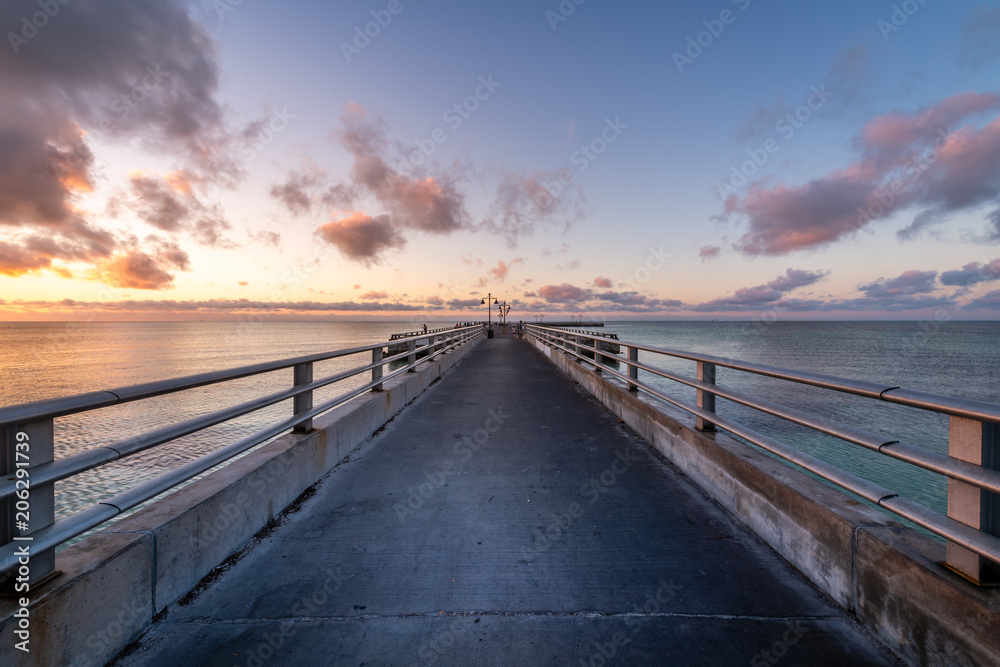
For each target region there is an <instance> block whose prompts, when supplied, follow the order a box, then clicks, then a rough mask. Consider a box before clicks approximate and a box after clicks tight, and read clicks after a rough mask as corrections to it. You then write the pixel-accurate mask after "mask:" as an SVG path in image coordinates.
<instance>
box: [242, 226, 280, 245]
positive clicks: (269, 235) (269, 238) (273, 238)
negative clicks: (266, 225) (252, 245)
mask: <svg viewBox="0 0 1000 667" xmlns="http://www.w3.org/2000/svg"><path fill="white" fill-rule="evenodd" d="M247 234H248V235H249V236H250V238H251V239H252V240H254V241H257V242H258V243H260V244H262V245H269V246H272V247H275V248H277V247H278V246H279V245H281V234H279V233H278V232H272V231H270V230H267V229H263V230H261V231H259V232H254V231H249V232H247Z"/></svg>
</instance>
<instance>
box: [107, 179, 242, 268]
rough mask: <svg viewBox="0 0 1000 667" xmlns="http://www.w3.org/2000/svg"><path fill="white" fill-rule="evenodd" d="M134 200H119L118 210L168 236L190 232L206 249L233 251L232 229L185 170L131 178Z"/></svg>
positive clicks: (115, 206) (130, 184)
mask: <svg viewBox="0 0 1000 667" xmlns="http://www.w3.org/2000/svg"><path fill="white" fill-rule="evenodd" d="M129 187H130V195H131V196H130V197H129V198H128V199H126V200H123V199H122V198H121V197H119V198H118V199H117V200H116V201H114V202H113V203H112V207H113V208H114V209H118V208H122V207H124V208H127V209H129V210H131V211H133V212H135V213H136V215H138V216H139V218H140V219H141V220H143V221H144V222H146V223H148V224H150V225H152V226H153V227H156V228H157V229H159V230H162V231H165V232H172V233H179V232H189V233H190V234H191V236H192V238H194V240H195V241H196V242H198V243H200V244H202V245H207V246H211V247H216V248H226V249H233V248H237V247H238V245H237V244H236V243H235V242H233V241H232V239H231V238H230V232H231V231H232V225H230V224H229V223H228V222H227V221H226V220H225V218H223V215H222V211H221V209H220V208H219V207H218V206H215V205H211V206H210V205H207V204H205V203H204V202H202V201H201V200H200V199H199V198H198V196H197V195H196V194H195V187H196V182H195V181H194V180H193V179H192V176H191V175H190V174H188V173H187V172H185V171H183V170H178V171H173V172H169V173H167V174H165V175H164V176H163V177H162V178H161V177H159V176H157V175H155V174H149V173H146V172H141V171H140V172H133V173H131V174H129Z"/></svg>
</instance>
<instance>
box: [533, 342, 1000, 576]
mask: <svg viewBox="0 0 1000 667" xmlns="http://www.w3.org/2000/svg"><path fill="white" fill-rule="evenodd" d="M528 330H529V333H531V334H533V335H535V336H537V337H538V338H539V340H542V341H544V342H545V343H546V344H547V345H550V346H551V347H553V348H554V349H558V350H561V351H563V352H565V353H566V354H568V355H569V356H571V357H572V358H574V359H575V360H576V361H579V362H581V363H586V364H592V365H593V366H594V370H595V372H601V373H605V372H606V373H608V374H610V375H613V376H614V377H616V378H618V379H620V380H622V381H624V382H625V383H626V385H627V387H628V389H629V390H630V391H631V390H639V389H641V390H642V391H644V392H646V393H648V394H649V395H651V396H653V397H655V398H657V399H659V400H661V401H663V402H665V403H668V404H671V405H674V406H676V407H678V408H680V409H682V410H684V411H686V412H688V413H690V414H692V415H694V416H695V417H696V418H697V427H696V428H697V430H714V429H715V426H716V425H718V426H720V427H721V428H723V429H725V430H727V431H729V432H730V433H732V434H734V435H736V436H738V437H740V438H743V439H744V440H747V441H748V442H751V443H753V444H754V445H757V446H759V447H761V448H762V449H764V450H766V451H768V452H770V453H772V454H775V455H776V456H778V457H779V458H782V459H784V460H785V461H787V462H789V463H793V464H795V465H798V466H800V467H802V468H803V469H805V470H807V471H809V472H811V473H813V474H815V475H817V476H819V477H820V478H822V479H824V480H826V481H828V482H831V483H833V484H835V485H837V486H839V487H841V488H843V489H845V490H847V491H849V492H852V493H855V494H857V495H859V496H860V497H862V498H865V499H866V500H869V501H871V502H873V503H875V504H876V505H878V506H879V507H882V508H884V509H887V510H889V511H890V512H893V513H894V514H897V515H898V516H901V517H903V518H904V519H907V520H909V521H912V522H913V523H915V524H916V525H918V526H921V527H922V528H925V529H927V530H929V531H930V532H932V533H934V534H936V535H939V536H940V537H943V538H945V539H946V540H947V541H948V544H949V559H950V557H951V551H952V545H955V546H957V547H958V548H959V549H966V550H968V551H969V552H972V553H973V554H977V555H979V556H982V557H984V558H987V559H989V560H992V561H994V562H996V563H1000V536H997V535H994V534H991V532H990V531H991V529H990V527H989V526H984V525H982V524H981V523H971V525H970V523H967V522H963V521H959V520H957V519H955V518H952V516H953V515H952V509H953V508H952V505H951V498H949V512H948V516H945V515H942V514H940V513H938V512H936V511H935V510H932V509H930V508H928V507H925V506H924V505H921V504H920V503H917V502H915V501H913V500H909V499H907V498H904V497H902V496H900V494H898V493H894V492H892V491H890V490H888V489H886V488H884V487H881V486H880V485H878V484H875V483H873V482H871V481H868V480H865V479H863V478H861V477H858V476H857V475H854V474H852V473H849V472H846V471H844V470H841V469H840V468H837V467H836V466H834V465H832V464H829V463H826V462H824V461H822V460H820V459H818V458H816V457H814V456H811V455H809V454H806V453H805V452H802V451H799V450H798V449H796V448H794V447H791V446H790V445H786V444H784V443H782V442H780V441H778V440H775V439H774V438H772V437H770V436H767V435H764V434H762V433H759V432H757V431H755V430H753V429H751V428H748V427H746V426H745V425H743V424H742V423H739V422H736V421H734V420H732V419H730V418H726V417H721V416H719V415H718V414H717V413H716V412H715V397H716V396H720V397H722V398H726V399H728V400H731V401H734V402H736V403H739V404H742V405H745V406H747V407H750V408H753V409H755V410H758V411H761V412H764V413H766V414H771V415H774V416H777V417H779V418H782V419H785V420H786V421H790V422H792V423H796V424H800V425H802V426H805V427H807V428H810V429H812V430H813V431H816V432H819V433H825V434H828V435H831V436H833V437H836V438H839V439H841V440H843V441H845V442H848V443H850V444H854V445H856V446H861V447H864V448H866V449H869V450H872V451H876V452H878V453H881V454H884V455H887V456H890V457H893V458H896V459H898V460H901V461H904V462H906V463H909V464H911V465H915V466H917V467H920V468H923V469H925V470H929V471H931V472H935V473H938V474H941V475H944V476H946V477H948V478H949V479H952V480H956V481H957V482H959V483H964V484H968V485H971V486H972V487H978V488H979V489H983V490H985V491H989V492H992V493H993V494H1000V470H994V469H993V468H990V467H986V466H982V465H979V464H978V463H976V462H968V461H967V460H963V459H959V458H954V457H952V456H944V455H941V454H938V453H936V452H932V451H930V450H926V449H923V448H920V447H916V446H914V445H909V444H906V443H903V442H900V441H898V440H892V439H889V438H885V437H883V436H879V435H877V434H874V433H870V432H868V431H865V430H863V429H860V428H857V427H854V426H849V425H845V424H841V423H839V422H836V421H834V420H832V419H829V418H826V417H820V416H817V415H813V414H810V413H807V412H805V411H802V410H798V409H795V408H789V407H787V406H783V405H780V404H777V403H773V402H771V401H767V400H764V399H760V398H756V397H752V396H748V395H745V394H742V393H739V392H736V391H733V390H730V389H727V388H725V387H721V386H719V385H718V384H716V382H715V367H716V366H724V367H727V368H733V369H736V370H741V371H746V372H750V373H755V374H758V375H764V376H768V377H775V378H779V379H784V380H788V381H791V382H798V383H801V384H807V385H813V386H818V387H823V388H826V389H831V390H834V391H841V392H844V393H848V394H854V395H860V396H864V397H867V398H871V399H877V400H882V401H888V402H894V403H899V404H902V405H907V406H910V407H915V408H919V409H923V410H929V411H932V412H939V413H943V414H947V415H950V416H951V417H952V418H955V417H958V418H964V419H971V420H978V421H980V422H991V423H1000V405H997V404H994V403H987V402H985V401H971V400H968V399H963V398H960V397H956V396H948V395H945V394H934V393H931V392H922V391H913V390H906V389H903V388H901V387H899V386H896V385H887V386H883V385H878V384H876V383H871V382H866V381H859V380H848V379H844V378H837V377H834V376H830V375H822V374H818V373H808V372H800V371H793V370H790V369H784V368H778V367H776V366H768V365H765V364H754V363H750V362H744V361H739V360H736V359H729V358H723V357H719V356H716V355H709V354H697V353H691V352H684V351H680V350H671V349H666V348H660V347H655V346H652V345H643V344H639V343H632V342H629V341H619V343H620V344H621V345H622V346H624V347H626V348H627V349H628V359H623V358H620V357H617V358H616V359H617V360H618V361H619V362H620V363H623V364H625V365H626V367H627V370H626V373H625V374H622V373H620V372H618V371H616V370H615V369H613V368H610V367H609V366H607V365H606V364H605V363H603V361H602V357H605V356H606V355H604V354H595V355H594V356H593V358H590V357H587V356H586V355H585V354H582V353H581V350H583V351H584V352H586V351H587V350H588V349H589V350H591V351H592V350H594V346H596V343H597V341H599V340H602V338H601V337H599V336H595V335H590V334H582V333H578V332H569V331H567V330H565V329H561V328H552V327H545V326H540V325H528ZM581 338H583V339H585V340H589V341H593V344H592V345H581V344H580V343H581V341H580V339H581ZM570 339H571V340H570ZM640 350H642V351H646V352H651V353H654V354H661V355H665V356H668V357H675V358H680V359H686V360H690V361H695V362H697V363H698V379H697V380H695V379H692V378H690V377H685V376H683V375H679V374H676V373H671V372H669V371H666V370H663V369H660V368H655V367H653V366H650V365H648V364H643V363H640V362H639V357H638V352H639V351H640ZM591 353H593V352H591ZM608 354H610V353H608ZM639 370H643V371H645V372H648V373H651V374H654V375H657V376H659V377H663V378H666V379H669V380H672V381H675V382H679V383H681V384H684V385H687V386H690V387H693V388H694V389H696V390H697V396H698V404H697V405H696V406H695V405H691V404H689V403H686V402H684V401H681V400H679V399H676V398H674V397H672V396H669V395H667V394H664V393H663V392H662V391H659V390H657V389H656V388H654V387H651V386H650V385H648V384H646V383H644V382H641V381H640V380H639V376H638V371H639ZM703 374H704V376H705V377H704V378H703V377H702V376H703ZM889 392H896V393H895V394H889ZM984 428H985V427H984ZM984 433H985V432H984ZM952 437H954V431H953V432H952ZM977 437H978V436H977ZM963 446H964V445H963ZM983 446H984V447H985V446H986V445H985V441H984V445H983ZM992 446H993V447H995V446H996V445H992ZM984 456H985V454H984ZM976 460H977V461H978V459H976ZM989 495H990V494H989V493H986V494H982V496H983V499H982V500H981V501H979V502H982V503H988V502H991V501H989V500H988V499H987V498H986V497H987V496H989ZM956 497H958V496H956ZM957 502H963V501H961V500H959V501H957ZM958 507H959V506H956V508H958ZM973 509H975V508H973ZM961 511H962V513H963V514H966V518H968V516H967V515H968V512H969V509H968V508H967V507H966V506H965V505H961ZM976 516H978V514H976ZM973 521H975V519H973ZM975 526H979V527H978V528H977V527H975ZM949 563H950V564H951V561H950V560H949ZM953 566H954V567H956V569H959V570H961V571H963V572H966V574H967V575H968V576H970V577H971V578H973V579H974V580H977V581H978V580H979V577H980V574H977V573H976V572H969V571H968V570H967V569H966V568H967V567H968V565H967V562H966V561H962V565H961V566H956V565H954V564H953Z"/></svg>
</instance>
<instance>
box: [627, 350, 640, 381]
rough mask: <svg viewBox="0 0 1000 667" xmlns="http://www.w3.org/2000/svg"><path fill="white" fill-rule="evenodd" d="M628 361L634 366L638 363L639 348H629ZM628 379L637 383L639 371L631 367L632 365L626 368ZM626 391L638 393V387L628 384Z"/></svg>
mask: <svg viewBox="0 0 1000 667" xmlns="http://www.w3.org/2000/svg"><path fill="white" fill-rule="evenodd" d="M628 360H629V361H631V362H632V363H634V364H637V363H639V348H637V347H631V346H629V348H628ZM628 377H629V379H630V380H635V381H636V382H638V381H639V369H638V368H636V367H635V366H633V365H632V364H629V367H628ZM628 390H629V391H639V387H638V385H634V384H632V383H631V382H629V383H628Z"/></svg>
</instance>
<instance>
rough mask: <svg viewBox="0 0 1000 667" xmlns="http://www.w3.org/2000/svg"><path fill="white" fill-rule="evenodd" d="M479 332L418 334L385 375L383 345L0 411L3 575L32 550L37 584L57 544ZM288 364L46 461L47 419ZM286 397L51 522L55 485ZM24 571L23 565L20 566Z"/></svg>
mask: <svg viewBox="0 0 1000 667" xmlns="http://www.w3.org/2000/svg"><path fill="white" fill-rule="evenodd" d="M482 334H483V329H482V327H480V326H472V327H464V328H460V329H446V330H442V331H440V332H438V333H435V334H425V333H423V332H420V333H419V334H418V335H417V337H416V338H413V339H411V340H410V341H408V342H409V356H408V359H407V364H406V365H405V366H402V367H401V368H398V369H396V370H393V371H391V372H389V373H385V372H384V370H385V369H384V368H383V366H384V365H385V364H387V363H390V362H391V361H392V358H389V357H386V356H385V355H384V354H383V350H384V349H385V348H386V347H387V346H388V343H375V344H372V345H363V346H360V347H352V348H348V349H343V350H334V351H332V352H324V353H320V354H312V355H308V356H302V357H296V358H292V359H281V360H277V361H268V362H264V363H259V364H253V365H250V366H243V367H240V368H233V369H227V370H221V371H213V372H209V373H201V374H198V375H191V376H187V377H181V378H174V379H170V380H161V381H158V382H150V383H147V384H141V385H135V386H131V387H123V388H119V389H112V390H109V391H97V392H91V393H87V394H79V395H77V396H70V397H66V398H54V399H48V400H43V401H36V402H33V403H24V404H21V405H13V406H9V407H3V408H0V454H3V458H2V459H0V508H2V509H3V521H2V523H0V573H3V572H6V571H7V570H10V569H11V568H13V567H15V566H17V565H18V558H19V555H21V554H23V553H24V552H23V549H24V548H25V547H26V546H30V553H31V557H30V564H31V568H30V582H29V583H31V584H35V583H38V582H40V581H42V580H44V579H45V578H47V577H48V576H50V575H51V573H52V572H53V571H54V569H55V548H56V547H57V546H59V545H60V544H62V543H64V542H66V541H68V540H71V539H73V538H74V537H76V536H78V535H81V534H82V533H85V532H86V531H88V530H90V529H92V528H96V527H97V526H99V525H101V524H102V523H105V522H106V521H108V520H110V519H112V518H114V517H115V516H118V515H119V514H121V513H122V512H125V511H127V510H129V509H131V508H133V507H136V506H137V505H139V504H141V503H143V502H146V501H147V500H150V499H151V498H154V497H156V496H158V495H160V494H161V493H163V492H165V491H168V490H170V489H172V488H174V487H176V486H177V485H179V484H181V483H183V482H185V481H187V480H189V479H191V478H192V477H195V476H196V475H199V474H201V473H203V472H205V471H206V470H210V469H211V468H214V467H215V466H217V465H219V464H220V463H224V462H226V461H228V460H229V459H231V458H233V457H235V456H238V455H239V454H242V453H243V452H245V451H247V450H249V449H251V448H252V447H255V446H257V445H259V444H261V443H263V442H265V441H267V440H269V439H271V438H274V437H276V436H278V435H280V434H282V433H284V432H286V431H289V430H291V431H292V432H296V433H307V432H309V431H310V430H312V420H313V418H315V417H317V416H318V415H321V414H323V413H324V412H327V411H329V410H332V409H333V408H335V407H337V406H339V405H342V404H343V403H345V402H347V401H349V400H350V399H352V398H355V397H357V396H360V395H361V394H363V393H365V392H368V391H382V386H383V384H384V383H385V382H386V381H388V380H390V379H392V378H394V377H396V376H398V375H401V374H403V373H412V372H416V367H417V366H418V365H419V364H422V363H424V362H427V361H430V360H432V359H434V358H435V357H437V356H439V355H442V354H444V353H446V352H448V351H450V350H452V349H454V348H456V347H458V346H459V345H463V344H465V343H467V342H469V341H471V340H473V339H474V338H476V337H477V336H481V335H482ZM417 338H420V339H427V343H426V344H425V345H422V346H420V347H419V348H418V347H417V346H416V342H417V341H416V339H417ZM418 350H423V351H425V352H427V355H426V356H425V357H423V358H422V359H420V360H419V361H418V360H417V359H416V353H417V351H418ZM369 352H370V353H371V363H365V364H364V365H361V366H358V367H356V368H352V369H349V370H346V371H341V372H339V373H335V374H333V375H330V376H328V377H324V378H321V379H318V380H317V379H313V364H315V363H316V362H320V361H326V360H329V359H338V358H344V357H350V356H353V355H360V354H365V353H369ZM286 368H292V369H293V386H292V387H291V388H289V389H285V390H282V391H279V392H276V393H272V394H269V395H266V396H261V397H259V398H255V399H253V400H250V401H247V402H244V403H241V404H239V405H234V406H230V407H227V408H223V409H221V410H216V411H214V412H211V413H209V414H205V415H201V416H199V417H195V418H193V419H188V420H186V421H183V422H179V423H176V424H171V425H169V426H165V427H162V428H158V429H156V430H153V431H150V432H147V433H143V434H140V435H136V436H132V437H129V438H125V439H123V440H120V441H117V442H114V443H111V444H107V445H104V446H100V447H96V448H93V449H89V450H87V451H84V452H80V453H78V454H73V455H71V456H66V457H63V458H59V459H55V460H53V458H54V450H55V440H54V420H55V419H57V418H59V417H64V416H66V415H72V414H76V413H80V412H87V411H90V410H97V409H99V408H104V407H108V406H111V405H118V404H121V403H127V402H130V401H139V400H142V399H147V398H152V397H154V396H163V395H165V394H172V393H176V392H180V391H185V390H188V389H194V388H196V387H204V386H206V385H210V384H216V383H221V382H227V381H230V380H236V379H239V378H245V377H248V376H252V375H260V374H262V373H269V372H272V371H277V370H282V369H286ZM368 372H370V373H371V380H370V381H369V382H367V383H365V384H364V385H362V386H360V387H355V388H353V389H350V390H349V391H347V392H345V393H343V394H341V395H339V396H337V397H335V398H332V399H330V400H327V401H325V402H323V403H321V404H319V405H315V406H314V405H313V392H314V391H315V390H317V389H320V388H322V387H326V386H328V385H332V384H334V383H336V382H340V381H343V380H346V379H348V378H352V377H355V376H357V375H360V374H363V373H368ZM289 399H292V415H291V416H289V417H288V418H287V419H285V420H283V421H280V422H278V423H276V424H271V425H270V426H268V427H267V428H264V429H263V430H260V431H258V432H256V433H254V434H252V435H249V436H247V437H245V438H242V439H240V440H238V441H237V442H234V443H231V444H229V445H226V446H224V447H221V448H220V449H217V450H215V451H213V452H211V453H209V454H206V455H204V456H202V457H200V458H198V459H196V460H194V461H191V462H189V463H186V464H184V465H182V466H180V467H178V468H176V469H174V470H171V471H169V472H167V473H164V474H163V475H160V476H159V477H156V478H155V479H152V480H150V481H148V482H145V483H142V484H139V485H138V486H135V487H133V488H130V489H128V490H127V491H124V492H122V493H119V494H117V495H115V496H114V497H112V498H108V499H107V500H102V501H100V502H98V503H97V504H96V505H93V506H91V507H89V508H87V509H84V510H82V511H80V512H77V513H75V514H72V515H70V516H68V517H66V518H64V519H61V520H60V521H59V522H55V515H54V508H55V493H54V491H55V487H54V484H55V483H56V482H58V481H60V480H65V479H68V478H70V477H73V476H74V475H78V474H80V473H82V472H85V471H87V470H91V469H93V468H96V467H98V466H102V465H105V464H108V463H111V462H113V461H117V460H119V459H122V458H125V457H128V456H132V455H134V454H138V453H139V452H143V451H146V450H148V449H150V448H153V447H157V446H159V445H163V444H165V443H169V442H171V441H173V440H175V439H177V438H180V437H182V436H185V435H189V434H191V433H195V432H197V431H200V430H203V429H206V428H208V427H210V426H214V425H216V424H220V423H223V422H226V421H229V420H231V419H235V418H236V417H240V416H242V415H246V414H248V413H250V412H254V411H256V410H260V409H261V408H265V407H267V406H270V405H273V404H275V403H279V402H281V401H286V400H289ZM21 565H24V562H23V560H22V563H21ZM8 583H10V582H8Z"/></svg>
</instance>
